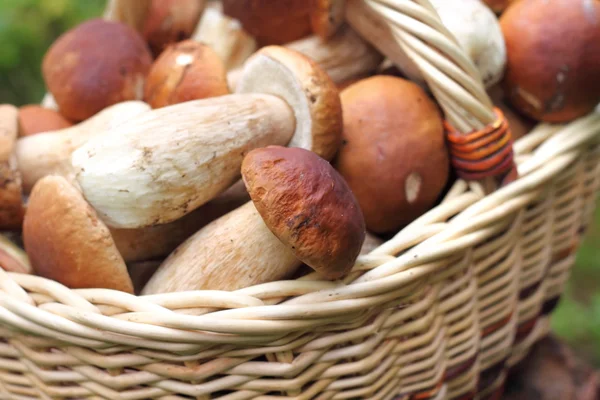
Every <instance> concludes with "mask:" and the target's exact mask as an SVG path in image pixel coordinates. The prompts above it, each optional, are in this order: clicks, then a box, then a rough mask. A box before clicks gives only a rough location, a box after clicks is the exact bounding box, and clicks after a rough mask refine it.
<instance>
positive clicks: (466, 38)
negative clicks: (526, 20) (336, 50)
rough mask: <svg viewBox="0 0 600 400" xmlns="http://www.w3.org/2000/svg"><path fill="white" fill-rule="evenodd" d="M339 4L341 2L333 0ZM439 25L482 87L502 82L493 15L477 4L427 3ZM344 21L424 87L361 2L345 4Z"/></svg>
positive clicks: (466, 0) (502, 55)
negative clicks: (475, 72) (474, 70)
mask: <svg viewBox="0 0 600 400" xmlns="http://www.w3.org/2000/svg"><path fill="white" fill-rule="evenodd" d="M337 1H342V0H337ZM430 2H431V4H432V5H433V7H434V8H435V9H436V11H437V13H438V14H439V16H440V18H441V20H442V22H443V23H444V25H445V26H446V27H447V28H448V30H449V31H450V32H451V33H452V34H453V35H454V36H455V38H456V39H457V41H458V44H459V45H460V46H461V47H462V48H463V50H464V51H465V52H466V54H467V55H468V56H470V58H471V60H472V61H473V62H474V64H475V65H476V66H477V68H478V69H479V72H480V74H481V77H482V79H483V83H484V84H485V86H486V87H491V86H493V85H494V84H496V83H497V82H498V81H500V80H501V79H502V74H503V72H504V67H505V64H506V48H505V44H504V39H503V37H502V31H501V29H500V26H499V23H498V19H497V18H496V15H495V14H494V13H493V12H492V11H491V10H490V9H489V8H488V7H487V6H486V5H485V4H483V3H482V2H481V1H480V0H430ZM347 3H348V7H347V9H346V18H347V20H348V22H349V23H350V25H351V26H352V27H353V28H354V29H355V30H356V31H357V32H358V33H359V34H360V35H361V36H362V37H363V38H365V39H366V40H367V41H369V42H370V43H371V44H373V45H374V46H375V47H377V48H378V49H379V50H380V51H381V52H382V53H383V54H385V55H386V56H387V57H389V58H390V59H392V61H393V62H394V64H396V65H397V66H398V67H399V68H400V70H402V72H403V73H404V74H405V75H406V76H407V77H409V78H410V79H411V80H413V81H415V82H417V83H419V84H420V85H422V86H424V85H425V80H424V78H423V77H422V75H421V72H420V71H419V68H418V67H417V66H416V64H415V63H414V62H413V61H412V60H411V59H410V58H409V57H408V56H407V55H406V54H405V53H404V52H403V51H402V50H401V48H400V47H399V46H398V45H397V44H396V40H395V38H394V36H393V34H392V33H391V32H390V31H389V29H387V25H386V24H382V23H381V21H380V19H379V18H376V17H374V15H373V11H372V10H371V9H370V7H369V6H368V5H366V4H365V2H364V1H363V0H348V2H347Z"/></svg>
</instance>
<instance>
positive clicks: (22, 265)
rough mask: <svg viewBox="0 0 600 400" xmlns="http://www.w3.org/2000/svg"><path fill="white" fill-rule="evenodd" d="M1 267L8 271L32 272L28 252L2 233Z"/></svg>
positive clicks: (0, 244) (0, 236) (0, 243)
mask: <svg viewBox="0 0 600 400" xmlns="http://www.w3.org/2000/svg"><path fill="white" fill-rule="evenodd" d="M0 268H2V269H3V270H5V271H7V272H18V273H20V274H31V272H32V270H31V263H30V262H29V258H28V257H27V254H26V253H25V252H24V251H23V250H22V249H21V248H20V247H19V246H17V245H16V244H15V243H13V242H12V241H11V240H10V239H9V238H8V237H6V236H5V235H1V234H0Z"/></svg>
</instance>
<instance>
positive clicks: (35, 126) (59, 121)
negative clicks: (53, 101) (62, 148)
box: [19, 104, 73, 136]
mask: <svg viewBox="0 0 600 400" xmlns="http://www.w3.org/2000/svg"><path fill="white" fill-rule="evenodd" d="M70 126H73V123H72V122H71V121H69V120H68V119H66V118H65V117H63V116H62V115H60V113H58V112H56V111H54V110H51V109H49V108H44V107H41V106H38V105H35V104H32V105H27V106H23V107H21V108H20V109H19V136H29V135H35V134H36V133H42V132H50V131H57V130H59V129H64V128H68V127H70Z"/></svg>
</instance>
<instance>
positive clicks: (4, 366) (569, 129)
mask: <svg viewBox="0 0 600 400" xmlns="http://www.w3.org/2000/svg"><path fill="white" fill-rule="evenodd" d="M353 3H354V5H355V6H356V5H357V3H360V4H358V6H367V8H369V9H370V10H371V11H374V15H375V16H376V17H378V18H380V21H383V22H384V23H385V24H387V25H385V26H387V27H388V29H389V31H388V32H389V33H391V34H393V35H394V36H395V37H396V39H397V43H398V44H399V46H401V47H402V48H404V50H405V51H406V53H407V54H409V55H410V56H411V57H412V59H413V60H414V61H415V62H417V64H418V65H419V66H420V67H421V70H422V71H424V76H425V78H426V80H427V82H428V83H429V86H430V88H431V90H432V92H433V93H434V94H435V96H436V97H437V99H438V101H439V103H440V104H441V106H442V108H443V109H444V111H445V113H446V118H447V119H448V120H449V121H450V122H451V123H452V124H453V125H454V126H456V127H458V128H459V129H461V130H463V131H468V130H470V129H473V128H478V127H481V126H482V125H485V124H488V123H490V122H491V120H490V118H493V113H492V112H491V111H492V109H491V102H490V101H489V99H488V98H487V95H486V94H485V91H484V89H483V88H482V85H481V81H480V79H479V78H478V76H477V73H476V72H475V70H474V68H472V65H471V63H470V62H469V61H468V60H465V57H464V55H462V53H461V52H460V50H459V48H458V46H457V45H456V44H455V41H454V40H453V38H452V37H451V35H450V34H449V33H447V32H444V29H443V26H441V23H440V22H439V18H438V17H437V16H436V15H435V12H434V11H433V9H432V8H431V6H430V5H428V2H427V1H425V0H414V1H409V0H386V1H383V0H382V1H372V0H357V1H350V2H349V5H352V4H353ZM392 5H395V6H394V7H392ZM386 7H387V8H386ZM419 20H420V21H423V22H419ZM351 24H352V25H353V26H355V25H357V24H355V23H354V22H352V21H351ZM357 30H359V31H360V29H358V27H357ZM417 37H418V40H416V39H415V38H417ZM433 48H437V49H444V54H446V55H447V56H448V57H447V58H446V57H439V56H437V57H436V54H439V53H436V52H432V51H431V50H432V49H433ZM432 53H436V54H432ZM439 59H443V60H446V61H445V62H444V61H443V60H442V61H441V62H440V60H439ZM448 60H450V61H451V62H448ZM450 76H451V77H452V78H450ZM599 143H600V112H594V113H592V114H590V115H588V116H586V117H584V118H581V119H580V120H577V121H574V122H572V123H570V124H568V125H546V124H541V125H539V126H538V127H536V128H535V129H534V131H533V132H531V133H530V134H529V135H527V136H526V137H524V138H523V139H521V140H520V141H518V142H517V143H515V145H514V153H515V159H516V161H517V164H518V170H519V174H520V178H519V179H518V180H517V181H515V182H513V183H511V184H509V185H507V186H504V187H502V188H501V189H499V190H497V191H495V192H494V193H491V194H486V190H484V187H485V185H482V184H481V183H475V182H470V183H467V182H465V181H462V180H459V181H457V182H456V184H455V185H454V186H453V188H452V189H451V190H450V192H449V193H448V194H447V196H446V197H445V199H444V200H443V201H442V203H441V204H440V205H439V206H437V207H436V208H434V209H432V210H431V211H429V212H428V213H427V214H425V215H423V216H422V217H421V218H419V219H418V220H417V221H415V222H414V223H412V224H411V225H410V226H408V227H407V228H405V229H404V230H402V231H401V232H400V233H398V234H397V235H396V236H395V237H394V238H393V239H392V240H390V241H388V242H387V243H385V244H383V245H382V246H381V247H379V248H378V249H376V250H374V251H373V252H371V253H370V254H369V255H366V256H361V257H360V258H359V260H358V262H357V264H356V266H355V268H354V270H353V272H352V273H351V274H350V276H349V277H347V279H345V281H344V282H329V281H322V280H319V279H318V278H317V277H316V276H315V275H308V276H305V277H303V278H301V279H298V280H296V281H281V282H272V283H268V284H264V285H260V286H256V287H251V288H245V289H242V290H238V291H236V292H216V291H198V292H189V293H172V294H164V295H155V296H146V297H135V296H132V295H128V294H125V293H121V292H114V291H110V290H103V289H85V290H70V289H68V288H66V287H64V286H62V285H60V284H59V283H56V282H53V281H49V280H46V279H43V278H40V277H36V276H30V275H21V274H12V273H6V272H4V271H2V270H1V269H0V289H1V290H0V321H1V322H2V326H1V327H0V334H1V335H2V337H3V341H2V343H0V397H1V398H3V399H19V400H20V399H104V398H106V399H127V400H134V399H149V398H150V399H165V400H167V399H188V398H195V399H231V400H233V399H240V400H241V399H283V398H285V399H292V398H293V399H319V400H325V399H414V400H417V399H436V400H438V399H473V398H479V399H492V398H498V393H500V392H501V390H502V385H503V381H504V377H505V374H506V371H507V369H508V368H509V367H510V366H511V365H513V364H515V363H516V362H518V361H519V360H520V359H522V357H524V356H525V355H526V353H527V351H528V349H529V347H530V346H531V345H532V344H533V343H534V342H535V341H536V340H537V339H538V338H540V337H541V336H542V335H544V334H546V333H547V331H548V314H549V313H550V312H551V311H552V309H553V308H554V306H555V305H556V303H557V301H558V299H559V297H560V294H561V292H562V289H563V286H564V283H565V281H566V280H567V278H568V275H569V270H570V268H571V266H572V265H573V262H574V258H575V252H576V249H577V247H578V244H579V241H580V238H581V235H582V233H583V232H584V230H585V227H586V224H587V221H589V220H590V218H591V216H592V214H593V212H594V209H595V199H596V194H597V190H598V187H599V185H600V146H599Z"/></svg>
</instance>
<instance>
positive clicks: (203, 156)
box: [0, 0, 600, 294]
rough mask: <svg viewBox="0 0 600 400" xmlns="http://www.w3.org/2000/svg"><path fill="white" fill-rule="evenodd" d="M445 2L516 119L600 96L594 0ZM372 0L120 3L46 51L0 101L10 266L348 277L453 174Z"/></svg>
mask: <svg viewBox="0 0 600 400" xmlns="http://www.w3.org/2000/svg"><path fill="white" fill-rule="evenodd" d="M431 1H432V4H433V6H434V7H435V8H436V10H437V11H438V13H439V15H440V18H441V19H442V21H443V22H444V24H445V25H446V27H447V28H448V29H449V31H450V32H451V33H452V34H453V35H454V36H455V38H456V41H457V43H458V44H459V45H460V46H461V47H462V48H463V50H464V51H465V53H466V54H467V56H469V57H470V58H471V59H472V60H473V62H474V64H475V65H476V66H477V68H478V70H479V72H480V74H481V77H482V79H483V81H484V82H485V84H486V86H487V87H488V88H489V94H490V96H491V98H492V99H493V100H494V103H495V105H496V106H497V107H499V108H500V109H501V110H503V112H504V114H505V115H506V117H507V118H508V120H509V122H510V125H511V127H512V128H513V135H514V136H517V137H520V136H522V135H525V134H527V132H528V131H529V130H530V129H531V128H532V127H533V125H534V124H535V123H536V122H537V121H548V122H565V121H570V120H572V119H574V118H577V117H579V116H581V115H584V114H585V113H587V112H589V111H590V110H592V109H593V108H594V107H595V106H596V105H597V104H598V102H599V101H600V58H599V57H598V54H600V30H599V29H598V26H600V4H598V3H597V2H596V3H594V2H591V3H590V2H587V3H586V2H575V3H573V1H571V0H554V1H552V2H547V1H544V0H529V1H514V2H513V1H496V0H494V1H491V0H490V1H485V2H484V1H480V0H431ZM486 3H488V4H489V5H490V6H492V7H493V9H490V8H489V7H488V6H487V5H486ZM584 3H585V4H584ZM372 13H373V9H372V8H370V7H368V6H367V5H366V3H365V2H364V1H363V0H345V1H342V0H327V1H314V2H313V1H297V2H276V1H267V0H260V1H256V0H253V1H250V0H231V1H229V0H223V1H218V2H217V1H200V0H185V1H184V0H181V1H180V0H176V1H175V0H171V1H165V0H146V1H136V2H124V1H118V0H113V1H110V2H109V7H108V8H107V10H106V13H105V14H104V16H103V18H102V19H94V20H90V21H85V22H83V23H81V24H80V25H78V26H76V27H74V28H72V29H71V30H69V31H68V32H66V33H65V34H63V35H62V36H61V37H59V38H58V39H57V40H56V42H55V43H54V44H53V45H52V46H51V47H50V48H49V49H48V52H47V54H46V56H45V57H44V61H43V65H42V72H43V78H44V80H45V82H46V86H47V88H48V95H47V96H46V97H45V100H44V101H43V102H42V104H41V105H35V104H30V105H25V106H23V107H21V108H16V107H15V106H11V105H2V106H0V164H1V168H0V174H1V177H2V182H3V183H4V184H3V185H2V187H1V188H0V230H1V231H2V232H3V233H5V234H6V235H5V236H0V267H2V268H4V269H5V270H7V271H10V272H18V273H31V274H38V275H40V276H44V277H46V278H49V279H53V280H56V281H58V282H60V283H62V284H64V285H66V286H67V287H70V288H108V289H114V290H120V291H125V292H129V293H138V294H139V293H142V294H156V293H165V292H174V291H189V290H201V289H215V290H236V289H240V288H244V287H248V286H252V285H256V284H260V283H265V282H270V281H275V280H281V279H292V278H293V277H296V276H297V274H298V273H302V271H304V269H303V267H302V266H303V265H304V267H310V269H312V270H314V271H316V273H317V274H318V275H319V276H321V277H322V279H331V280H337V279H342V278H344V277H345V276H347V275H348V274H349V273H350V271H351V270H352V268H353V266H354V264H355V262H356V260H357V257H360V255H362V254H368V253H369V252H370V251H371V250H373V249H375V248H376V247H378V246H379V245H380V244H382V243H383V241H384V240H385V239H386V238H389V237H390V236H392V235H394V234H396V233H397V232H398V231H400V230H401V229H402V228H404V227H405V226H407V225H408V224H410V223H411V222H412V221H413V220H415V219H416V218H418V217H419V216H421V215H422V214H423V213H425V212H427V211H428V210H430V209H431V208H432V207H435V205H436V204H437V203H438V202H439V201H440V199H441V198H442V197H443V196H444V194H445V191H446V190H447V188H448V187H449V186H450V184H451V183H452V180H453V179H454V175H453V173H452V168H451V163H450V157H449V154H448V149H447V147H446V141H445V132H444V120H443V115H442V112H441V111H440V108H439V107H438V105H437V104H436V100H435V98H434V97H433V96H432V95H431V94H430V93H429V92H428V88H427V86H426V85H425V81H424V80H423V78H422V76H421V73H420V71H419V69H418V68H417V66H416V65H415V64H414V63H412V62H411V61H410V59H409V58H407V57H406V55H405V54H404V53H403V52H402V51H401V49H400V47H399V46H397V44H396V43H395V39H394V37H393V36H391V34H390V32H389V31H388V30H386V29H385V27H384V26H383V25H381V24H379V23H378V22H377V20H376V19H374V18H372ZM550 27H551V28H550ZM565 38H568V40H565ZM390 65H392V68H391V69H390V68H389V66H390ZM91 66H93V67H94V68H91ZM11 238H12V239H11ZM21 238H22V243H21ZM21 247H24V250H25V251H23V250H22V249H21ZM232 277H234V278H232Z"/></svg>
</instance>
